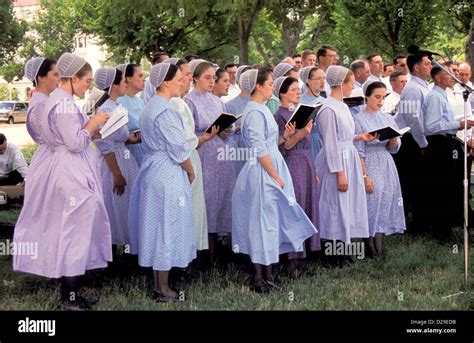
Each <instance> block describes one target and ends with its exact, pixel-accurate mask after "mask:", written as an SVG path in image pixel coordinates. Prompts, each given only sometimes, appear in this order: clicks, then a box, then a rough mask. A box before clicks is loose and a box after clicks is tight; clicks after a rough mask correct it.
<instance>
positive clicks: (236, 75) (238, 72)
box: [235, 64, 249, 86]
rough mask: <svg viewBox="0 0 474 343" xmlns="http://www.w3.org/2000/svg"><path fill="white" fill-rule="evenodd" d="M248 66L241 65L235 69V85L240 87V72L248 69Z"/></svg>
mask: <svg viewBox="0 0 474 343" xmlns="http://www.w3.org/2000/svg"><path fill="white" fill-rule="evenodd" d="M248 67H249V66H248V65H246V64H243V65H241V66H240V67H238V68H237V72H236V73H235V77H236V78H237V83H238V84H239V86H240V75H242V70H244V69H245V68H248Z"/></svg>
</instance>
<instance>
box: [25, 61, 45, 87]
mask: <svg viewBox="0 0 474 343" xmlns="http://www.w3.org/2000/svg"><path fill="white" fill-rule="evenodd" d="M44 60H45V58H43V57H34V58H32V59H31V60H29V61H28V62H26V64H25V75H26V77H27V78H28V80H30V81H31V82H33V81H35V80H36V76H38V72H39V70H40V68H41V65H42V64H43V62H44Z"/></svg>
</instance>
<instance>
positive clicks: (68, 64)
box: [57, 52, 87, 79]
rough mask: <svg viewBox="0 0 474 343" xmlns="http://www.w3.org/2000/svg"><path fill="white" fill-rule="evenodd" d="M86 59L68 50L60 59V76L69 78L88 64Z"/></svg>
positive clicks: (58, 65) (58, 66)
mask: <svg viewBox="0 0 474 343" xmlns="http://www.w3.org/2000/svg"><path fill="white" fill-rule="evenodd" d="M86 63H87V62H86V60H85V59H83V58H82V57H79V56H77V55H74V54H71V53H70V52H66V53H64V54H62V55H61V57H60V58H59V60H58V64H57V68H58V73H59V76H60V77H61V78H63V79H69V78H71V77H72V76H73V75H74V74H76V73H77V72H78V71H79V70H81V68H82V67H83V66H84V65H85V64H86Z"/></svg>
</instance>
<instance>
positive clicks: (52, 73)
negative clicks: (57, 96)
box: [25, 57, 59, 193]
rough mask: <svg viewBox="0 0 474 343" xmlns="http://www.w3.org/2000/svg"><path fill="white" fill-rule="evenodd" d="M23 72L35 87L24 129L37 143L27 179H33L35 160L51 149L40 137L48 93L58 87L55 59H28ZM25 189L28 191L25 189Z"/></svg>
mask: <svg viewBox="0 0 474 343" xmlns="http://www.w3.org/2000/svg"><path fill="white" fill-rule="evenodd" d="M25 74H26V76H27V78H28V79H29V80H30V81H31V82H33V86H35V87H36V89H35V92H34V93H33V96H32V97H31V99H30V102H29V103H28V112H27V113H26V129H27V130H28V133H29V134H30V136H31V138H33V140H34V141H35V143H37V144H39V147H38V149H36V151H35V153H34V154H33V157H32V158H31V163H30V167H29V171H28V179H30V180H34V175H35V173H36V170H37V161H42V160H44V159H46V158H48V157H49V156H50V155H51V150H50V149H49V148H48V145H47V144H45V141H44V139H43V138H42V137H41V120H42V116H43V115H44V106H45V104H46V101H47V100H48V98H49V95H50V94H51V92H52V91H54V90H55V89H56V88H57V87H58V84H59V74H58V70H57V68H56V61H54V60H50V59H47V58H46V59H45V58H43V57H35V58H33V59H31V60H29V61H28V62H27V63H26V66H25ZM25 191H26V192H27V193H28V191H27V190H25Z"/></svg>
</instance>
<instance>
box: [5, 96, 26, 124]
mask: <svg viewBox="0 0 474 343" xmlns="http://www.w3.org/2000/svg"><path fill="white" fill-rule="evenodd" d="M27 110H28V103H27V102H25V101H0V122H7V123H8V124H15V123H25V122H26V111H27Z"/></svg>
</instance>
